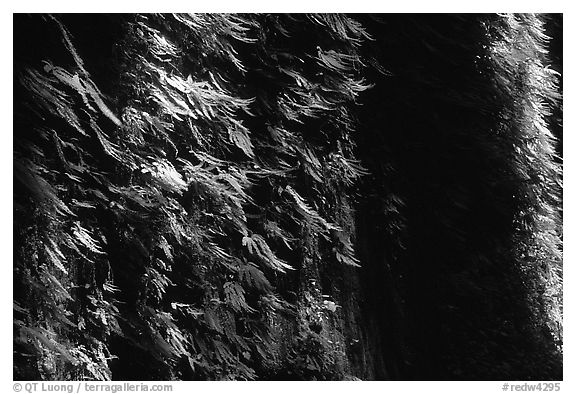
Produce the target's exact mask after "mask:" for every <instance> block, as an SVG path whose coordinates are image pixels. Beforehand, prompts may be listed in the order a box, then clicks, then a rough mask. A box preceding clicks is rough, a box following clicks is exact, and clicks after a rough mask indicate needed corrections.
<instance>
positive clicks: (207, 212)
mask: <svg viewBox="0 0 576 394" xmlns="http://www.w3.org/2000/svg"><path fill="white" fill-rule="evenodd" d="M14 22H15V23H14V26H15V31H14V37H15V42H14V48H15V53H14V69H15V74H14V107H15V113H14V239H15V243H14V288H15V293H14V377H15V379H27V380H30V379H58V380H65V379H78V380H79V379H123V380H130V379H145V380H149V379H158V380H174V379H182V380H193V379H209V380H212V379H238V380H241V379H248V380H251V379H318V380H326V379H357V378H360V379H506V380H510V379H538V380H542V379H561V378H562V256H561V247H562V243H561V227H562V226H561V222H562V221H561V212H562V211H561V209H562V201H561V190H562V184H561V179H562V176H561V157H559V155H558V152H557V150H556V139H557V137H559V136H561V130H562V129H561V95H560V93H559V88H558V85H559V74H558V72H556V71H555V68H556V69H558V62H559V61H561V51H560V52H559V51H558V50H556V51H555V52H554V53H553V54H552V56H550V57H548V55H547V50H546V48H547V47H548V45H549V38H548V37H547V36H546V35H545V33H546V31H547V30H548V31H551V32H555V36H556V35H558V34H560V35H561V27H558V26H561V19H559V18H558V17H557V16H556V17H550V18H548V17H543V16H534V15H505V16H496V15H449V16H448V15H445V16H442V15H439V16H423V15H376V16H370V15H348V16H347V15H340V14H338V15H335V14H320V15H305V14H298V15H256V14H250V15H229V14H200V15H103V14H102V15H55V16H50V15H16V16H15V17H14ZM558 30H560V32H558ZM552 61H554V62H556V63H551V62H552ZM551 130H552V131H553V132H555V133H556V135H557V136H556V137H555V136H554V135H553V134H552V131H551Z"/></svg>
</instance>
